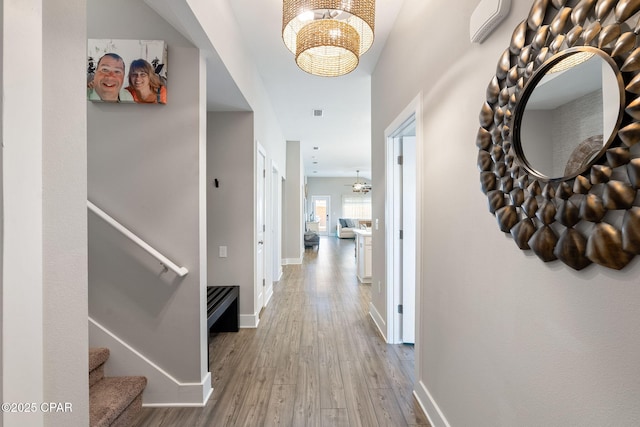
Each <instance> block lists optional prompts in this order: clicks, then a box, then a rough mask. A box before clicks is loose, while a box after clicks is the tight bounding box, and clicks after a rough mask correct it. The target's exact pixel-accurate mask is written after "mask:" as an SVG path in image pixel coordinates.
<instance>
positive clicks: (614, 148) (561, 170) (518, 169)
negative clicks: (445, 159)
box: [476, 0, 640, 270]
mask: <svg viewBox="0 0 640 427" xmlns="http://www.w3.org/2000/svg"><path fill="white" fill-rule="evenodd" d="M638 33H640V1H633V0H618V1H616V0H575V1H571V0H535V1H534V3H533V6H532V8H531V11H530V12H529V16H528V17H527V18H526V19H525V20H524V21H522V22H521V23H520V24H519V25H518V26H517V27H516V28H515V30H514V32H513V35H512V37H511V42H510V44H509V47H508V48H507V49H506V50H505V51H504V53H503V54H502V55H501V56H500V58H499V60H498V64H497V67H496V74H495V76H494V77H493V78H492V79H491V81H490V82H489V85H488V87H487V100H486V102H485V104H484V105H483V107H482V109H481V111H480V129H479V131H478V136H477V139H476V145H477V146H478V149H479V151H478V168H479V169H480V181H481V188H482V191H483V192H484V193H485V194H486V195H487V199H488V202H489V210H490V212H491V213H493V214H494V215H495V216H496V219H497V221H498V226H499V228H500V230H501V231H503V232H505V233H510V234H511V236H512V237H513V239H514V241H515V242H516V244H517V246H518V247H519V248H520V249H522V250H532V251H533V252H534V253H535V254H536V255H537V256H538V257H539V258H540V259H542V260H543V261H545V262H549V261H554V260H560V261H562V262H564V263H565V264H566V265H568V266H570V267H572V268H574V269H576V270H580V269H583V268H585V267H587V266H588V265H590V264H592V263H596V264H599V265H602V266H605V267H608V268H613V269H621V268H623V267H624V266H626V265H627V264H628V263H629V262H630V261H631V260H632V259H633V257H634V256H635V255H638V254H640V200H638V201H637V200H636V199H640V198H638V197H636V196H637V190H638V188H640V144H638V142H640V100H638V95H640V47H636V34H638Z"/></svg>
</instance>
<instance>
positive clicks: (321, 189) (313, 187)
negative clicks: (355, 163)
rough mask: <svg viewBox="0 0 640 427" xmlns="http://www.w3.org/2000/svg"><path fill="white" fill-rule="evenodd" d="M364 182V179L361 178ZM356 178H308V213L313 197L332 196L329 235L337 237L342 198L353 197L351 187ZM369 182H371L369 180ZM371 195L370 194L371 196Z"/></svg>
mask: <svg viewBox="0 0 640 427" xmlns="http://www.w3.org/2000/svg"><path fill="white" fill-rule="evenodd" d="M360 179H361V180H362V178H360ZM354 182H356V178H355V177H353V178H311V177H309V178H307V189H308V195H307V212H311V209H312V205H311V197H312V196H331V224H330V226H329V234H330V235H331V236H335V234H336V227H337V225H338V218H342V196H343V195H348V196H353V195H355V194H356V193H354V192H353V191H351V185H352V184H353V183H354ZM367 182H369V180H367ZM370 194H371V193H369V195H370Z"/></svg>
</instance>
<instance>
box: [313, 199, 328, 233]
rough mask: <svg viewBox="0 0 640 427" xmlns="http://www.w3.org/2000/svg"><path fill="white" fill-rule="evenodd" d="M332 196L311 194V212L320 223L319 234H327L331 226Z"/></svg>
mask: <svg viewBox="0 0 640 427" xmlns="http://www.w3.org/2000/svg"><path fill="white" fill-rule="evenodd" d="M330 212H331V196H311V213H312V214H313V220H314V221H316V222H317V223H318V234H319V235H321V236H326V235H328V234H329V228H330V227H331V215H330Z"/></svg>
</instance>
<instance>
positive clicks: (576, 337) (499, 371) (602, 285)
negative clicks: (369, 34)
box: [372, 0, 640, 426]
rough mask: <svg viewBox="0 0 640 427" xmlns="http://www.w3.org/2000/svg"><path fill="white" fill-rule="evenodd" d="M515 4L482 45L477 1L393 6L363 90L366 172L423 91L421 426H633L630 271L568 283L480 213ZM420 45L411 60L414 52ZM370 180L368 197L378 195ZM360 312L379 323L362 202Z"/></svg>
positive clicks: (598, 270)
mask: <svg viewBox="0 0 640 427" xmlns="http://www.w3.org/2000/svg"><path fill="white" fill-rule="evenodd" d="M531 4H532V2H531V1H520V0H516V1H514V2H512V10H511V12H510V14H509V15H508V17H507V19H506V21H505V22H504V23H503V24H502V25H501V26H500V27H499V28H498V29H497V31H495V32H494V33H493V34H492V35H491V36H490V37H489V38H488V39H487V40H486V41H485V42H484V43H483V44H481V45H478V44H471V43H470V41H469V31H468V28H469V18H470V16H471V13H472V11H473V9H474V8H475V6H476V5H477V2H455V3H454V2H450V1H445V0H434V1H429V2H425V1H423V0H405V2H404V4H403V8H402V10H401V12H400V14H399V16H398V19H397V22H396V24H395V26H394V31H393V32H392V34H391V36H390V38H389V39H388V41H387V43H386V45H385V49H384V51H383V54H382V56H381V58H380V60H379V62H378V64H377V67H376V69H375V72H374V74H373V79H372V90H373V94H372V102H373V106H372V114H373V117H372V123H373V128H372V137H373V145H372V170H374V171H382V170H384V167H385V165H384V145H385V141H384V130H385V128H386V127H387V126H388V125H389V124H390V123H391V122H392V121H393V120H394V119H395V118H396V117H397V116H398V115H399V114H400V113H401V112H402V110H403V108H405V107H406V106H407V105H408V104H409V103H410V102H411V100H412V99H414V98H415V97H416V96H418V94H419V93H420V92H421V91H422V97H421V101H422V106H423V114H422V117H420V118H419V120H421V121H422V124H423V129H424V134H423V137H422V138H421V140H419V141H418V144H423V147H424V149H425V154H424V156H423V157H422V158H420V159H418V160H419V163H420V164H421V166H419V167H422V170H423V173H424V179H423V182H422V183H421V184H422V196H423V198H424V200H425V204H424V211H423V214H422V216H421V217H420V218H418V223H419V224H420V226H421V234H420V235H419V236H418V241H419V243H420V244H421V245H422V255H421V257H420V259H419V260H418V265H420V267H421V270H422V277H421V280H420V284H419V287H420V289H419V293H418V296H419V300H418V303H419V306H418V316H419V318H420V319H421V320H420V323H419V324H418V330H417V332H418V335H417V339H418V342H417V344H416V354H417V357H418V359H417V360H416V365H417V368H418V377H417V378H416V387H417V388H418V389H419V390H420V391H421V393H420V395H421V396H422V397H426V393H425V390H426V391H428V392H429V394H430V396H431V397H432V399H433V400H432V401H430V402H429V401H428V398H426V400H427V401H425V402H424V403H425V404H426V405H428V407H429V409H430V415H432V417H433V418H434V423H433V424H434V425H436V426H439V425H444V422H443V421H442V418H441V417H440V416H439V414H438V412H437V411H436V410H435V409H434V408H435V406H437V407H438V408H439V410H440V411H441V413H442V415H443V416H444V418H446V419H447V420H448V424H449V425H452V426H469V425H475V426H516V425H549V426H568V425H588V426H598V425H618V426H631V425H638V424H640V406H639V405H638V402H637V396H638V395H639V394H640V382H639V381H638V378H640V365H639V364H638V363H637V358H638V357H637V355H638V354H639V353H640V341H639V340H638V333H639V332H640V331H639V326H638V325H640V310H639V309H638V304H637V301H639V300H640V286H638V276H639V275H640V262H639V261H638V259H634V261H633V262H632V263H631V264H630V265H628V266H627V267H626V268H625V269H624V270H623V271H613V270H610V269H605V268H602V267H599V266H596V265H593V266H590V267H587V268H586V269H585V270H583V271H580V272H576V271H574V270H572V269H571V268H569V267H567V266H565V265H563V264H562V263H560V262H551V263H543V262H542V261H540V260H539V259H538V258H537V257H536V256H535V255H533V254H532V253H531V252H523V251H521V250H520V249H518V248H517V246H516V245H515V244H514V242H513V241H512V239H511V237H510V236H505V234H504V233H502V232H500V230H499V229H498V227H497V225H496V220H495V218H494V216H493V215H491V214H490V213H489V211H488V208H487V199H486V197H485V195H484V194H483V193H482V192H481V191H480V181H479V172H478V169H477V167H476V159H477V154H478V152H477V147H476V146H475V140H476V134H477V131H478V128H479V124H478V114H479V112H480V108H481V106H482V104H483V102H484V101H485V97H486V88H487V85H488V84H489V82H490V80H491V78H492V76H493V75H494V74H495V71H496V64H497V62H498V59H499V57H500V55H501V54H502V53H503V52H504V50H505V49H506V48H507V47H508V45H509V42H510V40H511V35H512V34H513V30H514V28H515V27H516V25H518V24H519V23H520V22H522V20H523V19H526V17H527V16H528V13H529V10H530V8H531ZM416 46H420V48H416ZM383 185H384V177H383V175H382V174H376V175H375V176H374V181H373V187H374V188H383ZM373 197H374V210H375V211H374V218H380V221H381V223H380V229H379V230H374V231H373V239H374V241H375V242H377V243H376V244H375V245H374V248H373V250H374V253H373V283H376V282H377V281H378V280H380V281H382V284H383V287H382V290H381V292H377V290H376V289H374V290H372V300H373V301H372V302H373V304H374V305H375V307H376V309H377V310H378V311H380V312H381V313H386V289H385V287H386V286H385V285H386V284H385V277H386V276H385V274H386V272H385V262H384V247H385V244H384V242H385V233H384V218H385V217H384V198H383V194H381V193H374V195H373Z"/></svg>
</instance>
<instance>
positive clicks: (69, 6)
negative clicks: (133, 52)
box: [42, 0, 89, 426]
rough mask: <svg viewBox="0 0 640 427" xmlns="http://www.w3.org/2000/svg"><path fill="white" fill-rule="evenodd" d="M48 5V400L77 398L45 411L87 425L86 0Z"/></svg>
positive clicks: (60, 421)
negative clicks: (69, 408) (62, 409)
mask: <svg viewBox="0 0 640 427" xmlns="http://www.w3.org/2000/svg"><path fill="white" fill-rule="evenodd" d="M42 4H43V16H44V17H45V19H43V27H42V28H43V37H42V40H43V52H44V55H43V65H44V68H43V70H44V72H43V100H44V109H43V110H44V111H43V113H44V116H45V120H44V121H43V128H42V134H43V141H42V142H43V158H44V161H43V176H42V179H43V191H42V199H43V213H44V221H43V254H44V256H43V264H44V268H43V278H44V288H43V299H44V301H45V304H44V307H43V324H44V325H45V333H44V342H43V345H44V354H45V357H44V367H43V368H44V378H45V382H44V392H45V394H44V396H45V401H49V402H77V403H74V405H73V410H74V413H73V414H46V415H45V425H48V426H68V425H73V424H75V423H77V424H78V425H82V424H84V423H86V422H87V413H88V405H87V403H86V399H87V396H88V384H87V372H88V371H89V367H88V365H89V363H88V351H87V347H88V339H87V210H86V197H87V178H86V177H87V144H86V138H87V119H86V100H85V99H84V98H85V96H86V91H85V89H84V87H81V86H83V85H78V81H84V80H83V79H84V78H85V74H84V66H85V59H84V55H83V53H84V51H85V49H86V47H85V46H86V28H87V21H86V2H84V1H82V0H72V1H67V0H56V1H50V2H43V3H42ZM60 58H65V59H64V61H63V63H60ZM51 64H57V65H55V66H54V68H57V71H56V72H49V70H50V66H51ZM58 67H60V68H58ZM63 100H64V101H63ZM70 118H74V119H73V120H70ZM76 411H77V413H75V412H76Z"/></svg>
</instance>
